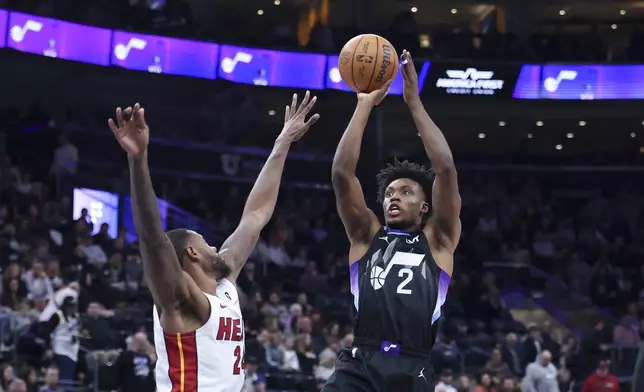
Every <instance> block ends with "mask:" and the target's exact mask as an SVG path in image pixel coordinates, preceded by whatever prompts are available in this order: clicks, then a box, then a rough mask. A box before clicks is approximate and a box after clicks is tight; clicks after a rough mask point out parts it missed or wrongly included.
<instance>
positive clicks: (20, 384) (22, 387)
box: [7, 378, 27, 392]
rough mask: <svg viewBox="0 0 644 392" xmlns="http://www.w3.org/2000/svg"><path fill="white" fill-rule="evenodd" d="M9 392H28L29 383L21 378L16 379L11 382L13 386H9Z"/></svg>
mask: <svg viewBox="0 0 644 392" xmlns="http://www.w3.org/2000/svg"><path fill="white" fill-rule="evenodd" d="M7 392H27V383H25V382H24V381H23V380H21V379H19V378H16V379H14V380H13V381H11V384H9V387H8V388H7Z"/></svg>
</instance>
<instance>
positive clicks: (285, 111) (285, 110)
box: [284, 105, 290, 122]
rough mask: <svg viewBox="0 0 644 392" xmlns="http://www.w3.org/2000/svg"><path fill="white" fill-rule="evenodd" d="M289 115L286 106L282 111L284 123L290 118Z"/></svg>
mask: <svg viewBox="0 0 644 392" xmlns="http://www.w3.org/2000/svg"><path fill="white" fill-rule="evenodd" d="M289 114H290V110H289V107H288V105H286V108H285V109H284V122H287V121H288V119H289V118H290V116H289Z"/></svg>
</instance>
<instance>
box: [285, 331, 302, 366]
mask: <svg viewBox="0 0 644 392" xmlns="http://www.w3.org/2000/svg"><path fill="white" fill-rule="evenodd" d="M281 370H283V371H286V372H299V371H300V361H299V359H298V356H297V352H296V351H295V342H294V339H293V338H290V337H289V338H286V339H285V340H284V361H283V364H282V367H281Z"/></svg>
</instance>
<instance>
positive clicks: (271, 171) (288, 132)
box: [221, 91, 320, 282]
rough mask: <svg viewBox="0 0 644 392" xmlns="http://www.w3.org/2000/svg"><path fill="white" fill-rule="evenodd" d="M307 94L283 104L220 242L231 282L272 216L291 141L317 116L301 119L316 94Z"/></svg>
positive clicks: (299, 136) (312, 102) (315, 98)
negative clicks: (260, 163)
mask: <svg viewBox="0 0 644 392" xmlns="http://www.w3.org/2000/svg"><path fill="white" fill-rule="evenodd" d="M309 97H310V93H309V92H308V91H307V92H306V95H305V96H304V100H303V101H302V103H301V104H300V106H299V108H298V107H297V94H295V95H293V102H292V103H291V106H287V107H286V114H285V117H284V128H283V129H282V132H281V133H280V135H279V136H278V138H277V140H275V145H274V146H273V151H272V152H271V154H270V155H269V157H268V159H267V160H266V163H265V164H264V167H262V170H261V172H260V173H259V176H258V177H257V181H255V185H254V186H253V189H252V190H251V191H250V194H249V195H248V200H247V201H246V205H245V206H244V212H243V213H242V217H241V220H240V222H239V226H237V229H236V230H235V232H233V234H231V236H230V237H228V239H227V240H226V241H225V242H224V244H223V245H222V246H221V255H222V257H224V259H225V260H226V263H227V264H228V265H229V266H230V267H231V270H232V273H231V275H230V277H229V279H230V280H231V281H233V282H234V281H235V280H236V279H237V277H238V276H239V273H240V271H241V269H242V268H243V267H244V264H245V263H246V261H247V260H248V256H249V255H250V253H251V252H252V251H253V249H254V248H255V245H256V244H257V241H258V239H259V235H260V233H261V231H262V229H263V228H264V226H266V224H267V223H268V222H269V221H270V219H271V217H272V216H273V211H274V210H275V204H276V203H277V196H278V193H279V188H280V182H281V179H282V172H283V171H284V164H285V162H286V156H287V154H288V150H289V148H290V146H291V143H293V142H295V141H296V140H299V139H300V138H301V137H302V136H303V135H304V133H306V131H307V130H308V129H309V127H310V126H311V125H313V124H315V122H316V121H317V120H318V119H319V118H320V116H319V115H318V114H314V115H313V116H311V118H310V119H309V120H308V121H305V119H306V116H307V115H308V113H309V112H310V111H311V109H312V108H313V105H315V102H316V100H317V97H313V99H310V100H309Z"/></svg>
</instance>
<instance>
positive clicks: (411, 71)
mask: <svg viewBox="0 0 644 392" xmlns="http://www.w3.org/2000/svg"><path fill="white" fill-rule="evenodd" d="M403 56H404V57H406V58H407V63H406V64H403V62H402V61H401V62H400V68H401V73H402V77H403V99H404V100H405V102H407V103H410V102H411V101H412V100H415V99H420V97H419V95H418V73H417V72H416V66H415V65H414V60H413V59H412V58H411V53H409V52H408V51H407V50H403Z"/></svg>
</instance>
